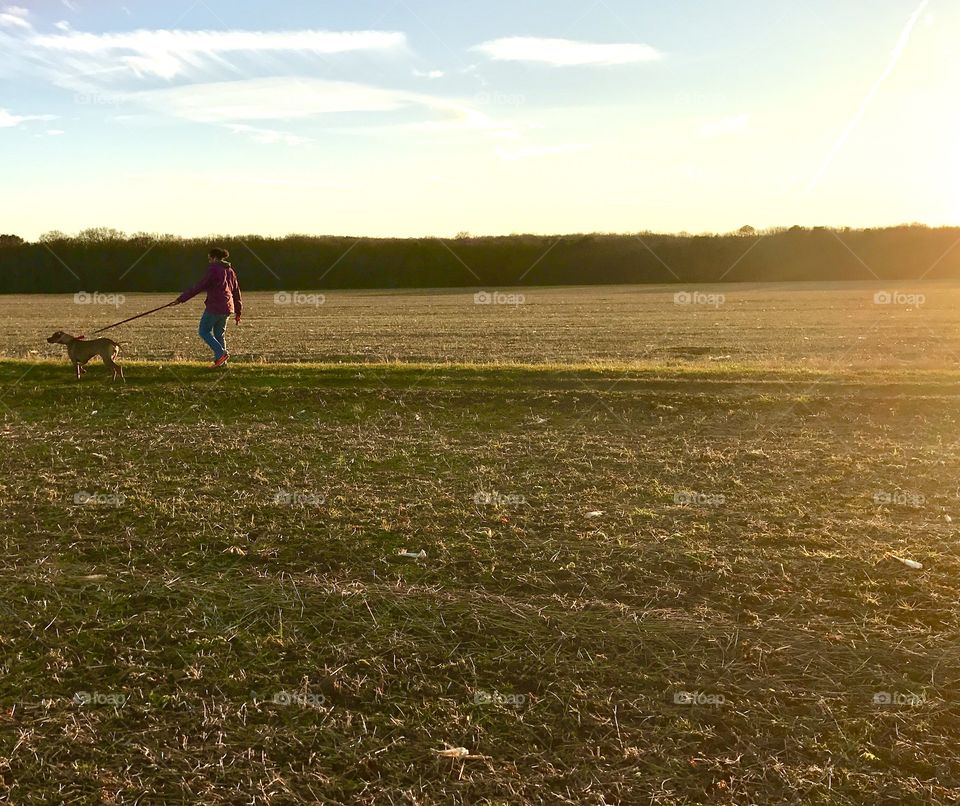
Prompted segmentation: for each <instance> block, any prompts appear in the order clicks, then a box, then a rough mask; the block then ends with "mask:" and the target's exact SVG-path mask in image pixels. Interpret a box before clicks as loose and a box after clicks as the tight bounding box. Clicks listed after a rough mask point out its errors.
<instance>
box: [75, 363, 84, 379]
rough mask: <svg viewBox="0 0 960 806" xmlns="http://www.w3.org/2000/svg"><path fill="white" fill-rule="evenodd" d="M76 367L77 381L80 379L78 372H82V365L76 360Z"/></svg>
mask: <svg viewBox="0 0 960 806" xmlns="http://www.w3.org/2000/svg"><path fill="white" fill-rule="evenodd" d="M76 367H77V380H78V381H79V380H80V373H81V372H83V366H82V365H81V364H80V362H79V361H78V362H77V364H76Z"/></svg>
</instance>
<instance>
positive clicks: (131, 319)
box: [90, 300, 177, 336]
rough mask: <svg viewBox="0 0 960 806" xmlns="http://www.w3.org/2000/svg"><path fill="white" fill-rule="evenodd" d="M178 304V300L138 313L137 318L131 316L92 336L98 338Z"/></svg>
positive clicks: (94, 332)
mask: <svg viewBox="0 0 960 806" xmlns="http://www.w3.org/2000/svg"><path fill="white" fill-rule="evenodd" d="M176 304H177V302H176V300H174V301H173V302H168V303H167V304H166V305H161V306H160V307H159V308H154V309H153V310H152V311H147V312H146V313H138V314H137V315H136V316H131V317H130V318H129V319H124V320H123V321H122V322H117V323H116V324H115V325H107V326H106V327H102V328H100V329H99V330H94V331H93V333H91V334H90V335H91V336H96V335H97V333H103V331H105V330H113V329H114V328H115V327H120V325H125V324H126V323H127V322H132V321H133V320H134V319H143V317H144V316H149V315H150V314H152V313H156V312H157V311H162V310H163V309H164V308H172V307H173V306H174V305H176Z"/></svg>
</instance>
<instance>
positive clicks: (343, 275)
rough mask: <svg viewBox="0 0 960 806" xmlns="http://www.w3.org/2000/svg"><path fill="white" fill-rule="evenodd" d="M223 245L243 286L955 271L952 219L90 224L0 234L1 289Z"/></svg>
mask: <svg viewBox="0 0 960 806" xmlns="http://www.w3.org/2000/svg"><path fill="white" fill-rule="evenodd" d="M214 245H216V246H223V247H225V248H227V249H229V250H230V252H231V260H232V262H233V264H234V266H235V267H236V269H237V272H238V274H239V276H240V279H241V284H242V285H243V287H244V288H245V289H247V290H250V291H254V290H263V291H266V290H274V291H279V290H299V289H321V290H322V289H344V288H360V289H363V288H371V289H372V288H453V287H489V288H503V287H510V286H524V285H533V286H537V285H594V284H606V283H611V284H619V283H680V284H705V283H716V282H745V281H746V282H773V281H800V280H810V281H833V280H837V281H840V280H880V281H883V282H900V283H908V282H910V281H917V280H920V279H924V280H943V279H954V278H957V277H958V276H960V228H947V227H944V228H930V227H925V226H921V225H911V226H902V227H890V228H883V229H829V228H824V227H815V228H803V227H791V228H789V229H775V230H766V231H756V230H754V229H753V228H751V227H744V228H743V229H741V230H739V231H738V232H736V233H731V234H726V235H687V234H675V235H664V234H655V233H648V232H641V233H637V234H633V235H605V234H593V235H564V236H552V237H551V236H539V235H510V236H503V237H471V236H470V235H469V234H467V233H461V234H460V235H458V236H457V237H456V238H451V239H439V238H420V239H396V238H351V237H335V236H307V235H290V236H287V237H283V238H265V237H262V236H257V235H251V236H245V237H238V236H224V237H219V236H214V237H208V238H202V239H198V238H179V237H176V236H173V235H159V234H154V233H137V234H135V235H126V234H125V233H122V232H118V231H117V230H112V229H107V228H97V229H91V230H85V231H83V232H81V233H79V234H77V235H66V234H64V233H60V232H53V233H47V234H46V235H44V236H42V237H41V238H40V239H39V240H38V241H36V242H28V241H25V240H23V239H22V238H19V237H17V236H16V235H0V293H41V292H42V293H75V292H77V291H89V292H93V291H109V292H125V291H126V292H130V291H167V292H172V291H177V290H180V289H182V288H185V287H187V286H188V285H191V284H192V283H194V282H196V280H197V278H198V277H199V276H200V275H201V274H202V272H203V270H204V268H205V265H206V252H207V249H208V248H209V247H211V246H214Z"/></svg>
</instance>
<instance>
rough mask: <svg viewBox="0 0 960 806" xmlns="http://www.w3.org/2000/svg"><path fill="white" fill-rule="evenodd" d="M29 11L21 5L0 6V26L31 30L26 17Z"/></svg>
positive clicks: (31, 27)
mask: <svg viewBox="0 0 960 806" xmlns="http://www.w3.org/2000/svg"><path fill="white" fill-rule="evenodd" d="M29 15H30V12H29V11H27V9H25V8H24V7H23V6H6V7H3V8H0V26H3V27H4V28H20V29H23V30H26V31H29V30H32V29H33V26H32V25H31V24H30V22H29V20H27V17H28V16H29Z"/></svg>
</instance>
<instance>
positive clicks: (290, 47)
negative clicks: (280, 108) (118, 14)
mask: <svg viewBox="0 0 960 806" xmlns="http://www.w3.org/2000/svg"><path fill="white" fill-rule="evenodd" d="M29 42H30V44H32V45H33V46H35V47H37V48H41V49H44V50H47V51H50V52H54V53H58V54H76V55H81V56H87V57H99V58H109V59H112V60H119V62H120V63H121V64H124V65H126V66H127V67H128V68H129V69H130V70H132V71H133V72H134V73H136V74H137V75H140V76H144V75H146V76H150V75H152V76H158V77H160V78H165V79H171V78H174V77H176V76H178V75H180V74H182V73H183V72H184V71H185V70H186V69H187V68H188V67H190V66H196V65H198V64H199V63H201V62H202V61H203V60H205V59H206V60H214V61H220V62H222V61H223V59H224V56H225V55H226V54H237V53H270V52H273V53H276V52H287V53H313V54H324V55H329V54H336V53H349V52H356V51H398V50H402V49H403V48H405V46H406V36H405V35H404V34H403V33H399V32H392V31H313V30H303V31H181V30H138V31H130V32H124V33H105V34H93V33H84V32H80V31H68V32H65V33H60V34H41V35H36V36H33V37H31V38H30V40H29Z"/></svg>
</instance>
